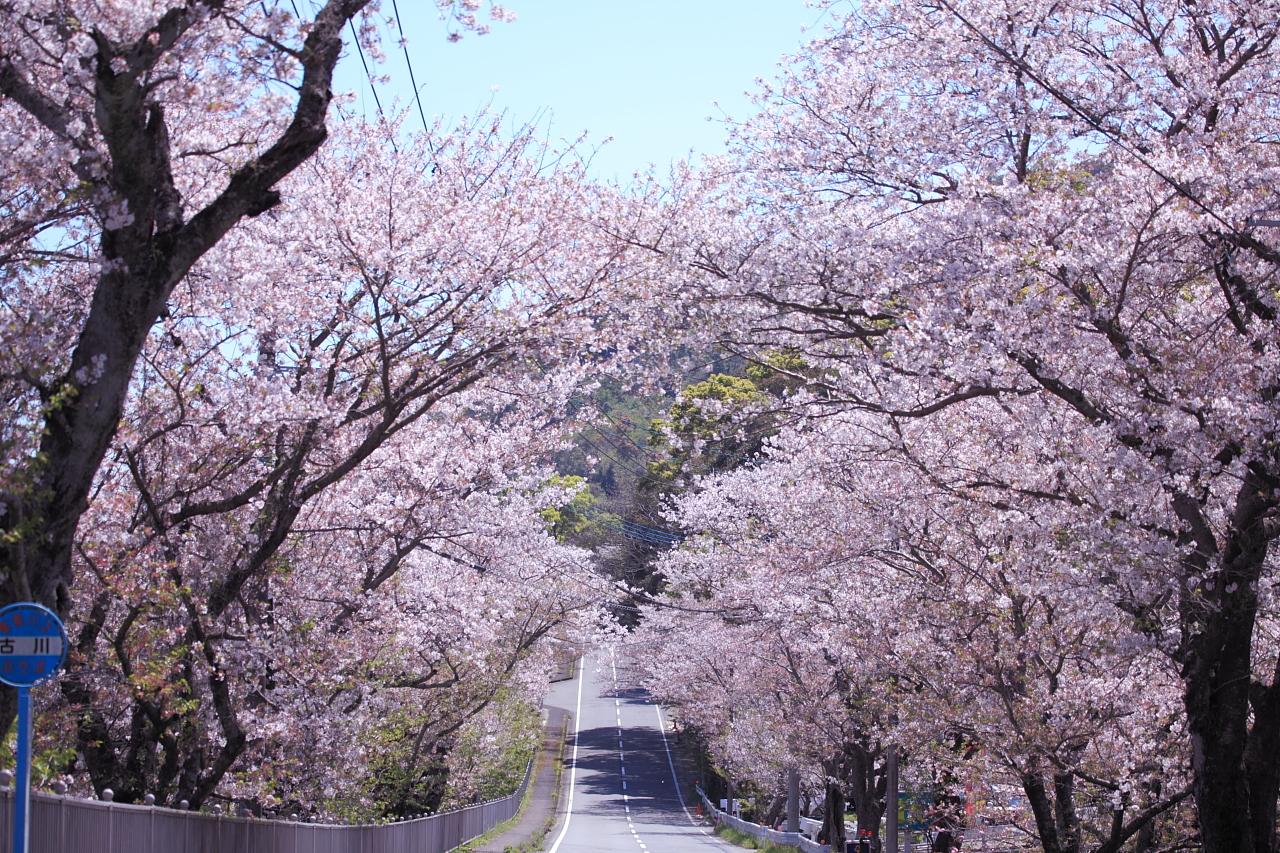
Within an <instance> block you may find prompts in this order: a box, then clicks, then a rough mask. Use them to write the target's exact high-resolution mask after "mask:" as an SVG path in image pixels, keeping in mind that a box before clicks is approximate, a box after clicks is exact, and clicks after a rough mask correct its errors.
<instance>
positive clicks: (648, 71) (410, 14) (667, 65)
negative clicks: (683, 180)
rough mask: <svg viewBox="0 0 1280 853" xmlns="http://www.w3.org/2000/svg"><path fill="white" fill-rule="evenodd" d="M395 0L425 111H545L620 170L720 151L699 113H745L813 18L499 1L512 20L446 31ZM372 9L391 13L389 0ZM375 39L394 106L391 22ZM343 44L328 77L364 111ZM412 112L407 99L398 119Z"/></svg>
mask: <svg viewBox="0 0 1280 853" xmlns="http://www.w3.org/2000/svg"><path fill="white" fill-rule="evenodd" d="M398 3H399V6H400V11H401V12H402V13H403V15H404V20H403V26H404V30H405V36H406V38H407V40H408V44H409V53H410V57H411V58H412V60H413V69H414V73H415V75H416V77H417V82H418V85H419V87H420V89H421V95H422V104H423V107H424V109H425V111H426V113H427V117H428V119H432V118H434V116H436V115H441V116H444V117H446V119H449V118H457V117H458V116H460V115H464V114H467V113H470V112H473V111H475V110H476V109H477V108H479V107H481V106H483V105H484V104H486V103H488V102H489V101H490V99H492V102H493V105H494V107H495V108H496V109H500V110H506V111H507V113H508V116H509V119H510V120H511V121H514V122H523V121H527V120H529V119H531V118H533V117H535V116H538V115H540V114H544V111H545V114H544V115H543V118H544V123H545V122H546V121H547V120H549V121H550V123H551V124H550V127H551V133H552V135H553V137H555V138H557V139H572V138H576V137H577V136H578V135H579V134H580V133H582V132H586V133H587V134H588V142H587V144H588V146H589V147H594V146H595V145H597V144H599V143H601V142H603V141H604V140H605V139H606V138H608V137H612V140H613V141H612V142H610V143H609V144H608V145H605V146H604V147H603V148H602V149H601V150H600V151H599V153H598V154H597V155H596V159H595V161H594V163H593V168H594V171H595V173H596V175H597V176H598V177H601V178H606V179H609V178H618V179H621V180H624V181H625V180H626V179H627V178H628V177H629V176H630V175H631V173H632V172H633V171H636V170H641V169H644V168H646V167H647V166H648V164H650V163H653V164H655V165H657V167H658V168H659V170H660V171H661V170H665V168H666V166H667V164H669V163H670V162H671V161H672V160H673V159H676V158H680V157H683V156H686V155H688V154H689V153H690V152H693V153H694V154H712V153H715V152H717V151H719V150H721V147H722V142H723V139H724V135H725V129H724V127H723V125H722V124H721V123H720V122H719V121H711V122H709V121H707V119H708V117H721V116H722V115H724V114H728V115H730V116H733V117H734V118H742V117H745V116H747V115H749V114H750V112H751V111H752V107H751V102H750V100H749V98H748V97H747V93H748V92H750V91H753V90H754V89H755V88H756V86H755V80H756V79H757V78H760V77H764V78H772V77H773V76H775V74H776V70H777V64H778V61H779V60H780V59H781V57H782V55H783V54H786V53H793V52H794V51H796V50H797V49H798V48H799V47H800V46H801V45H802V44H803V43H804V42H806V41H808V39H809V38H811V37H813V36H816V35H818V34H819V33H818V31H819V29H820V27H821V23H822V21H821V13H820V12H819V11H818V10H816V9H812V8H809V7H807V6H806V5H805V2H804V0H683V2H679V0H642V2H626V0H594V2H591V0H508V2H507V3H506V4H505V5H506V6H507V8H509V9H511V10H512V11H513V12H515V14H516V15H517V20H516V21H515V22H513V23H495V24H493V29H492V32H490V33H489V34H488V35H484V36H477V35H474V34H470V33H468V34H467V35H466V36H465V37H464V38H463V39H462V41H460V42H456V43H449V42H448V41H446V39H445V33H446V30H445V28H444V24H443V23H442V22H441V21H440V20H439V16H438V14H437V13H436V11H435V6H434V3H430V2H426V0H398ZM486 8H487V7H486ZM382 11H383V14H384V15H386V16H390V15H391V14H392V4H391V0H383V9H382ZM806 28H807V29H806ZM384 51H385V53H386V55H387V59H386V62H385V63H384V64H383V65H382V66H381V67H380V68H379V69H378V70H377V71H375V74H383V75H387V76H389V77H390V81H389V82H388V83H386V84H380V85H379V87H378V92H379V97H381V98H382V101H383V105H384V107H387V108H388V109H390V108H391V103H392V102H393V101H398V104H399V106H400V107H401V108H403V107H405V106H406V105H409V104H410V100H409V99H410V98H411V97H412V86H411V85H410V83H409V73H408V70H407V66H406V63H405V59H404V56H403V54H402V53H401V51H400V48H399V44H398V35H397V34H395V32H394V26H393V27H392V30H391V35H390V37H388V38H387V39H386V40H385V42H384ZM349 54H350V55H349V56H346V57H345V58H344V59H343V64H342V66H341V67H340V69H339V80H338V83H339V87H340V88H343V89H349V90H355V91H358V92H359V93H360V106H361V108H363V109H364V110H366V111H367V113H368V114H370V115H373V114H374V113H375V107H374V104H373V99H372V98H371V97H370V94H369V85H368V83H367V82H365V81H364V74H363V70H362V69H361V68H360V60H359V57H358V56H356V55H355V51H354V50H349ZM717 103H718V104H719V106H717ZM420 124H421V121H420V120H419V119H418V118H417V112H416V108H414V111H413V112H412V113H411V116H410V120H409V125H410V127H414V128H416V127H417V126H418V125H420Z"/></svg>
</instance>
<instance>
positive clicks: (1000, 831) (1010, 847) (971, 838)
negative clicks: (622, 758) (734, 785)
mask: <svg viewBox="0 0 1280 853" xmlns="http://www.w3.org/2000/svg"><path fill="white" fill-rule="evenodd" d="M698 796H699V797H700V798H701V799H702V807H703V808H704V809H705V810H706V812H707V814H709V815H711V816H712V817H713V818H715V820H716V821H718V822H720V823H725V824H728V825H729V826H732V827H733V828H734V829H736V830H738V831H739V832H745V833H747V834H749V835H754V836H755V837H756V838H762V839H767V840H769V841H772V842H773V843H774V844H790V845H791V846H792V847H798V848H800V849H801V850H804V851H806V853H830V850H831V847H830V846H829V845H826V844H818V843H817V842H815V841H810V840H809V837H808V835H800V834H799V833H793V832H779V831H778V830H776V829H770V828H769V827H767V826H760V825H759V824H755V823H751V822H750V821H746V820H743V819H742V818H740V817H734V816H733V815H731V814H729V813H727V812H724V811H721V810H720V809H718V808H716V807H715V806H714V805H712V804H711V801H710V800H709V799H707V795H706V794H705V793H704V792H703V790H702V789H701V788H699V789H698ZM800 829H801V831H802V832H805V833H808V834H810V835H817V834H818V831H819V830H820V829H822V821H819V820H814V819H812V818H807V817H801V818H800ZM845 830H846V832H848V837H849V838H857V837H858V833H857V827H856V826H853V825H851V824H849V823H845ZM958 835H959V836H960V837H961V838H962V839H963V844H964V846H963V848H962V849H963V850H964V851H965V853H1019V851H1021V850H1024V849H1026V847H1027V845H1026V844H1025V842H1026V841H1027V840H1028V839H1029V836H1028V835H1027V834H1026V833H1025V832H1022V831H1021V830H1019V829H1018V828H1017V827H1015V826H971V827H968V828H966V829H962V830H959V831H958ZM913 836H914V837H913ZM797 837H798V840H795V839H797ZM931 847H932V845H931V844H930V843H929V841H927V840H925V839H924V838H922V836H921V835H920V834H916V833H907V832H904V833H902V835H900V836H899V838H898V849H899V850H900V851H902V853H930V850H931Z"/></svg>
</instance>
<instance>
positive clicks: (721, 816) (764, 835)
mask: <svg viewBox="0 0 1280 853" xmlns="http://www.w3.org/2000/svg"><path fill="white" fill-rule="evenodd" d="M698 797H699V798H701V800H702V808H703V809H705V810H706V813H707V814H708V815H710V816H711V818H712V819H713V820H715V822H716V823H723V824H727V825H728V826H732V827H733V828H734V829H736V830H738V831H739V832H745V833H746V834H748V835H754V836H755V837H756V838H760V839H763V840H765V841H769V842H772V843H774V844H788V845H790V846H792V847H796V848H798V849H800V850H803V851H804V853H831V846H830V845H828V844H819V843H818V842H816V841H811V840H809V839H808V838H806V837H805V836H803V835H801V834H800V833H798V832H782V831H780V830H777V829H770V828H769V827H767V826H761V825H760V824H758V823H752V822H751V821H749V820H743V819H742V818H740V817H734V816H733V815H731V814H729V813H728V812H724V811H721V810H720V809H718V808H716V807H715V806H714V805H712V803H711V800H709V799H707V795H706V792H704V791H703V790H702V789H701V788H699V789H698Z"/></svg>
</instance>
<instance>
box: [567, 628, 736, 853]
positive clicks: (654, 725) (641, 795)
mask: <svg viewBox="0 0 1280 853" xmlns="http://www.w3.org/2000/svg"><path fill="white" fill-rule="evenodd" d="M617 663H618V662H617V661H615V660H614V657H613V654H612V653H611V652H607V651H606V652H597V653H595V654H593V655H589V656H587V657H586V658H584V659H583V661H582V665H581V666H580V667H579V678H577V679H574V680H573V681H568V682H560V684H559V685H557V689H556V690H555V691H553V693H552V695H551V697H550V698H549V699H548V700H547V704H548V705H551V706H553V707H561V708H564V709H565V710H567V711H568V712H569V713H570V714H572V715H573V720H574V725H575V735H574V740H573V746H572V752H571V755H572V758H571V762H570V764H569V765H568V770H569V775H570V778H571V780H572V781H571V782H570V793H569V796H568V798H567V800H566V802H567V804H568V811H569V814H568V818H567V822H566V823H561V824H559V825H558V826H557V827H556V828H555V830H554V831H553V833H552V836H551V838H552V839H553V841H552V842H551V847H549V848H548V853H602V851H612V853H711V851H713V850H715V851H719V853H726V851H729V850H736V849H738V848H735V847H732V846H730V845H728V844H726V843H725V842H722V841H720V840H719V839H718V838H716V836H714V835H712V834H711V830H710V829H708V828H706V827H704V826H701V825H699V824H697V823H696V822H695V821H694V819H693V818H692V817H691V816H690V814H689V812H688V811H687V810H686V809H685V805H684V803H683V801H682V799H681V795H680V791H679V788H678V787H677V785H676V781H675V768H674V765H673V763H672V761H671V754H670V752H669V751H668V745H667V743H666V734H665V732H664V726H663V722H662V714H661V711H660V710H659V708H658V706H656V705H654V704H652V703H650V702H649V701H648V700H647V698H646V697H645V696H644V695H643V694H642V693H640V692H639V691H635V690H629V691H628V690H622V689H621V688H620V687H619V684H618V672H617ZM579 706H580V707H579Z"/></svg>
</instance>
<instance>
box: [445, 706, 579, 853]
mask: <svg viewBox="0 0 1280 853" xmlns="http://www.w3.org/2000/svg"><path fill="white" fill-rule="evenodd" d="M568 730H569V720H568V718H567V717H566V718H565V721H564V725H563V726H561V728H560V751H559V752H558V753H557V754H556V755H555V756H554V757H553V758H552V769H553V770H554V771H555V774H556V781H555V784H554V785H553V786H552V788H551V816H550V817H548V818H547V821H546V823H544V824H543V825H542V827H541V828H540V829H539V830H538V831H537V832H535V833H534V834H533V837H532V838H530V839H529V840H528V841H526V842H525V843H524V844H521V845H519V846H512V845H510V844H508V845H507V846H506V847H505V848H503V849H504V853H538V851H540V850H542V842H543V841H544V840H546V837H547V833H548V832H550V831H551V828H552V827H554V826H555V823H556V805H557V804H559V802H560V782H561V780H562V779H563V777H564V742H565V736H566V735H567V733H568ZM538 758H539V760H541V755H539V756H538ZM541 772H544V771H543V769H542V768H541V767H538V766H535V767H534V771H533V773H534V776H533V778H532V779H530V780H529V787H528V788H526V789H525V792H524V797H522V798H521V800H520V808H518V809H516V813H515V814H514V815H513V816H512V817H510V818H508V819H507V820H504V821H503V822H502V823H500V824H498V825H497V826H495V827H494V828H493V829H490V830H489V831H488V832H486V833H485V834H484V835H478V836H476V837H475V838H473V839H471V840H470V841H468V842H466V843H465V844H463V845H461V846H460V847H455V848H454V850H453V853H472V852H473V851H474V850H476V849H477V848H479V847H483V846H484V845H485V844H488V843H489V842H490V841H492V840H493V839H495V838H497V837H498V836H499V835H501V834H502V833H504V832H506V831H507V830H508V829H510V828H511V827H513V826H515V825H516V822H517V821H519V820H520V818H521V817H522V816H523V815H524V812H525V809H527V808H528V807H529V802H530V801H531V800H532V799H533V788H534V782H536V781H537V777H538V774H539V773H541Z"/></svg>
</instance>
